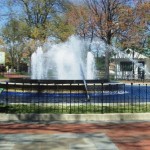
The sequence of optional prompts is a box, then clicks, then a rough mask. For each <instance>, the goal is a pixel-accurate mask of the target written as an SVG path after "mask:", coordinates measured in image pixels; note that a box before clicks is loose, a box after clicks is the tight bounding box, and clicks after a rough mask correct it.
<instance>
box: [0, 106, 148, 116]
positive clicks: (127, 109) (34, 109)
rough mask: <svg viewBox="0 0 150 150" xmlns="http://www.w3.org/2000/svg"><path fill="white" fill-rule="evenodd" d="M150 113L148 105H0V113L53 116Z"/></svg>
mask: <svg viewBox="0 0 150 150" xmlns="http://www.w3.org/2000/svg"><path fill="white" fill-rule="evenodd" d="M144 112H150V104H148V105H144V104H141V105H137V104H134V105H131V104H128V105H117V106H103V107H102V106H98V105H90V104H87V105H78V106H76V105H74V106H65V105H60V104H55V105H45V104H39V105H38V104H28V105H27V104H10V105H4V104H1V105H0V113H14V114H15V113H54V114H90V113H91V114H93V113H95V114H101V113H144Z"/></svg>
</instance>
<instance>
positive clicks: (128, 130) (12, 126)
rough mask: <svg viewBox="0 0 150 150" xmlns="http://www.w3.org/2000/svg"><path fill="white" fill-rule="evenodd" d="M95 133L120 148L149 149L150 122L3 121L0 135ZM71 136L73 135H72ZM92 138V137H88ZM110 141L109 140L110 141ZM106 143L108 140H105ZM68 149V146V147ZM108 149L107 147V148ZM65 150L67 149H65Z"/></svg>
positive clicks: (0, 126) (120, 149)
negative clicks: (55, 122) (63, 122)
mask: <svg viewBox="0 0 150 150" xmlns="http://www.w3.org/2000/svg"><path fill="white" fill-rule="evenodd" d="M8 134H9V135H10V134H13V135H17V134H23V135H24V134H25V135H29V134H34V135H40V134H41V135H43V134H44V135H56V134H58V135H61V134H63V135H64V134H73V135H74V134H83V135H87V134H92V135H93V134H94V135H98V136H100V135H101V136H102V137H103V139H104V140H106V139H107V142H108V140H109V139H110V141H112V142H113V143H114V144H115V145H116V147H118V149H119V150H149V149H150V122H138V123H122V124H119V123H109V124H108V123H107V124H106V123H105V124H104V123H95V124H92V123H80V124H79V123H68V124H61V123H60V124H59V123H58V124H54V123H52V124H44V123H43V124H41V123H1V124H0V135H8ZM70 137H71V136H70ZM88 138H90V137H88ZM110 141H109V142H110ZM105 143H106V142H105ZM66 149H67V148H66ZM78 149H79V148H78ZM86 149H87V148H86ZM106 149H107V148H106ZM64 150H65V149H64Z"/></svg>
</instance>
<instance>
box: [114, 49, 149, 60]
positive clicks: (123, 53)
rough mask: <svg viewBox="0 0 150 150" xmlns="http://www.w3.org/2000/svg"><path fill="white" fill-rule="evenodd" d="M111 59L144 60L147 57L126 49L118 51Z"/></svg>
mask: <svg viewBox="0 0 150 150" xmlns="http://www.w3.org/2000/svg"><path fill="white" fill-rule="evenodd" d="M113 58H115V59H116V58H129V59H133V58H136V59H146V58H148V57H146V56H144V55H142V54H140V53H138V52H136V51H133V50H132V49H126V50H125V51H118V53H117V54H116V55H115V56H113Z"/></svg>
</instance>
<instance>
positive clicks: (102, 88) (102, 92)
mask: <svg viewBox="0 0 150 150" xmlns="http://www.w3.org/2000/svg"><path fill="white" fill-rule="evenodd" d="M103 90H104V87H103V83H102V114H103V113H104V110H103V109H104V108H103V107H104V105H103Z"/></svg>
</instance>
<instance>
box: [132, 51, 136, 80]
mask: <svg viewBox="0 0 150 150" xmlns="http://www.w3.org/2000/svg"><path fill="white" fill-rule="evenodd" d="M132 59H133V62H132V77H133V79H134V73H135V71H134V49H133V51H132Z"/></svg>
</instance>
